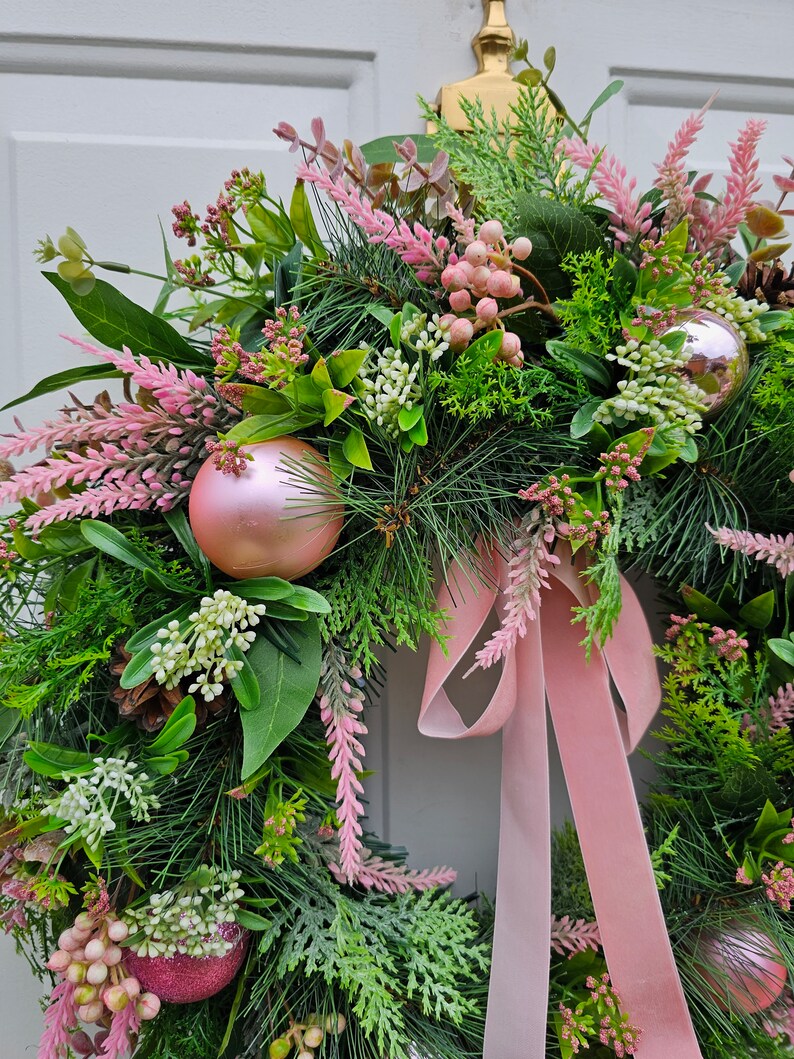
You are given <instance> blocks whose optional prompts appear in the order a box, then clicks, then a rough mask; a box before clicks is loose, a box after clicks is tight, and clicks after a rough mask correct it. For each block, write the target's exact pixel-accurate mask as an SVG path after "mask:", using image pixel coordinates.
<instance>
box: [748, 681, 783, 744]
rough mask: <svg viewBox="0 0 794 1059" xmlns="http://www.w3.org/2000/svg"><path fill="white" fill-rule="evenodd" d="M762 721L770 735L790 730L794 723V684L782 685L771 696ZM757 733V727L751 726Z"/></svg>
mask: <svg viewBox="0 0 794 1059" xmlns="http://www.w3.org/2000/svg"><path fill="white" fill-rule="evenodd" d="M761 721H762V723H763V725H764V727H765V728H766V729H767V730H768V732H769V734H770V735H774V734H775V733H776V732H780V731H782V730H783V729H784V728H790V727H791V725H792V721H794V684H784V685H781V686H780V687H779V688H778V689H777V691H776V692H775V694H774V695H770V696H769V706H768V707H765V708H764V709H763V711H762V714H761ZM750 727H751V730H752V731H753V732H755V730H756V726H755V725H752V726H750Z"/></svg>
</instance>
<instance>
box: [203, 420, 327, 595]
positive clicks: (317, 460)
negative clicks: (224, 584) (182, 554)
mask: <svg viewBox="0 0 794 1059" xmlns="http://www.w3.org/2000/svg"><path fill="white" fill-rule="evenodd" d="M245 451H246V452H249V453H250V454H251V456H253V460H252V461H250V462H248V463H246V465H245V469H244V470H243V471H242V473H241V474H240V476H239V478H236V477H235V476H234V475H233V474H223V473H222V472H221V471H219V470H218V469H217V468H216V467H215V465H214V464H213V462H212V457H210V458H209V459H208V460H207V461H206V462H205V463H204V464H203V466H202V467H201V468H200V470H199V472H198V474H197V475H196V479H195V481H194V482H193V486H192V488H191V490H190V525H191V527H192V529H193V533H194V535H195V537H196V540H197V542H198V546H199V548H201V550H202V551H203V552H204V554H205V555H206V556H207V558H208V559H210V560H211V561H212V562H213V563H214V564H215V565H216V566H217V567H218V569H219V570H223V572H224V573H225V574H229V576H230V577H236V578H238V579H241V578H247V577H264V576H266V575H273V576H276V577H283V578H286V579H287V580H288V581H292V580H294V579H295V578H297V577H302V576H303V575H304V574H308V573H309V571H310V570H313V569H314V568H315V567H316V566H319V565H320V563H321V562H322V561H323V559H325V558H326V557H327V556H328V554H329V553H330V552H331V551H332V550H333V548H334V545H335V544H336V542H337V539H338V538H339V534H340V533H341V531H342V521H343V507H342V505H341V504H340V503H339V499H338V494H337V492H336V491H335V490H334V482H333V476H332V474H331V471H330V468H329V467H328V464H327V462H326V460H325V459H324V458H323V457H322V456H321V455H320V453H319V452H317V450H316V449H314V448H312V446H311V445H307V444H306V443H305V442H303V441H299V440H298V439H297V438H292V437H283V438H274V439H273V440H272V441H260V442H258V443H256V444H254V445H246V446H245Z"/></svg>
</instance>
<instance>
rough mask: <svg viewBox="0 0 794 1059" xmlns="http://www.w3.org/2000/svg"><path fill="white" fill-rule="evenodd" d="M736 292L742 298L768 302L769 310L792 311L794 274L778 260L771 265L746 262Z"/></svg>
mask: <svg viewBox="0 0 794 1059" xmlns="http://www.w3.org/2000/svg"><path fill="white" fill-rule="evenodd" d="M737 290H738V291H739V294H741V296H742V297H743V298H748V299H749V298H757V299H758V301H759V302H768V303H769V307H770V308H771V309H794V274H792V271H791V269H786V267H785V265H784V264H783V262H782V261H781V260H780V258H778V259H777V261H775V262H774V263H773V264H771V265H762V264H756V262H755V261H748V262H747V268H746V269H745V272H744V275H743V276H742V278H741V280H740V281H739V285H738V287H737Z"/></svg>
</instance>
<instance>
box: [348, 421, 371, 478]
mask: <svg viewBox="0 0 794 1059" xmlns="http://www.w3.org/2000/svg"><path fill="white" fill-rule="evenodd" d="M342 454H343V456H344V457H345V459H346V460H347V461H348V463H352V464H353V466H354V467H361V468H362V469H363V470H365V471H371V470H372V459H371V458H370V455H369V449H368V448H367V443H366V441H365V440H364V435H363V434H362V433H361V431H360V430H359V429H358V427H353V429H352V430H351V431H350V433H349V434H348V435H347V437H346V438H345V439H344V441H343V442H342Z"/></svg>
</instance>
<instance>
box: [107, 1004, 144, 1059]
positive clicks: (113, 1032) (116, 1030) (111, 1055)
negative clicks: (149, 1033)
mask: <svg viewBox="0 0 794 1059" xmlns="http://www.w3.org/2000/svg"><path fill="white" fill-rule="evenodd" d="M140 1026H141V1018H140V1015H139V1014H138V1012H137V1011H136V1010H135V1004H127V1006H126V1007H125V1008H124V1009H123V1010H122V1011H114V1012H113V1017H112V1021H111V1023H110V1032H109V1033H108V1035H107V1037H106V1038H105V1040H104V1041H103V1043H102V1045H101V1048H102V1050H101V1051H100V1052H98V1053H97V1054H98V1056H99V1057H100V1059H124V1056H126V1055H129V1054H130V1053H131V1051H132V1040H131V1038H132V1037H133V1035H134V1034H136V1033H137V1032H138V1030H139V1029H140Z"/></svg>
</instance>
